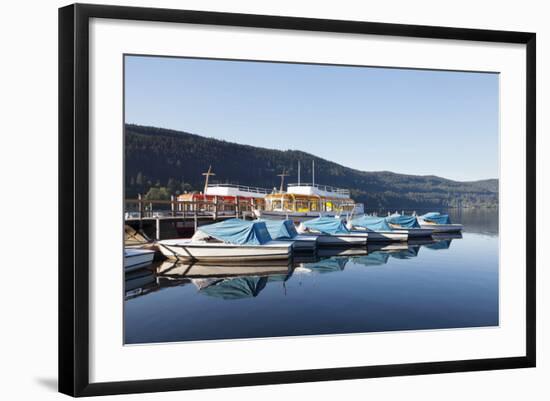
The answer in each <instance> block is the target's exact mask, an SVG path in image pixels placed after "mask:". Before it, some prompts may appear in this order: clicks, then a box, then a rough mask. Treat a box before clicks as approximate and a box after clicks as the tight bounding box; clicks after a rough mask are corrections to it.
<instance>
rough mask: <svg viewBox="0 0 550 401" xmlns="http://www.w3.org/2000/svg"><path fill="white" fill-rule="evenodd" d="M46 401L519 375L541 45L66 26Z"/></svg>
mask: <svg viewBox="0 0 550 401" xmlns="http://www.w3.org/2000/svg"><path fill="white" fill-rule="evenodd" d="M59 180H60V186H59V188H60V192H59V211H60V213H59V215H60V217H59V219H60V220H59V233H60V234H59V258H60V261H59V390H60V391H61V392H63V393H66V394H70V395H73V396H91V395H102V394H116V393H133V392H151V391H168V390H184V389H199V388H212V387H227V386H247V385H259V384H277V383H291V382H307V381H321V380H342V379H355V378H371V377H382V376H397V375H418V374H427V373H441V372H461V371H474V370H488V369H510V368H525V367H532V366H535V34H534V33H524V32H507V31H488V30H474V29H463V28H445V27H432V26H414V25H396V24H386V23H370V22H360V21H340V20H320V19H308V18H295V17H281V16H265V15H243V14H231V13H216V12H203V11H184V10H168V9H151V8H134V7H115V6H99V5H86V4H78V5H70V6H67V7H64V8H61V9H60V10H59Z"/></svg>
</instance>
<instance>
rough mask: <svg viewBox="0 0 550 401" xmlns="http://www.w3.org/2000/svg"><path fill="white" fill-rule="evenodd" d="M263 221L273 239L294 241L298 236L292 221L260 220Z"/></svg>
mask: <svg viewBox="0 0 550 401" xmlns="http://www.w3.org/2000/svg"><path fill="white" fill-rule="evenodd" d="M258 221H263V222H264V223H265V225H266V227H267V231H269V235H270V236H271V238H273V239H292V238H294V237H296V236H297V235H298V231H296V227H294V223H293V221H292V220H258Z"/></svg>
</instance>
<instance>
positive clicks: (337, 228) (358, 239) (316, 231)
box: [297, 217, 369, 246]
mask: <svg viewBox="0 0 550 401" xmlns="http://www.w3.org/2000/svg"><path fill="white" fill-rule="evenodd" d="M297 231H298V232H299V233H304V234H305V233H307V234H311V235H316V236H317V244H318V245H319V246H350V245H366V244H367V237H368V236H369V234H368V233H367V232H364V233H362V232H357V231H350V230H348V229H347V228H346V226H345V224H344V223H343V221H342V220H340V219H338V218H334V217H318V218H316V219H312V220H306V221H303V222H301V223H300V225H299V226H298V230H297Z"/></svg>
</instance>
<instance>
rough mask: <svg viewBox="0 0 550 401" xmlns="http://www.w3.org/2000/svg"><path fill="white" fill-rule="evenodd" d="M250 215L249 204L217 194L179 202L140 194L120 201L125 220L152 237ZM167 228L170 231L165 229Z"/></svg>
mask: <svg viewBox="0 0 550 401" xmlns="http://www.w3.org/2000/svg"><path fill="white" fill-rule="evenodd" d="M253 217H254V214H253V212H252V205H251V204H250V203H249V202H248V201H247V200H241V199H239V198H238V197H237V198H236V201H235V202H224V201H222V200H219V199H218V197H215V198H214V201H206V200H204V201H180V200H177V199H176V197H175V196H171V199H170V200H149V199H144V198H143V197H142V196H141V195H139V196H138V198H137V199H125V200H124V221H125V223H126V224H127V225H129V226H130V227H132V228H134V229H136V230H138V231H140V232H145V233H148V236H149V237H151V238H153V239H155V240H160V239H165V238H163V237H166V236H168V237H173V236H175V235H178V232H182V231H184V232H187V233H190V234H192V233H193V232H195V230H196V229H197V227H199V226H201V225H203V224H211V223H215V222H218V221H222V220H225V219H232V218H243V219H252V218H253ZM170 227H171V228H172V230H169V229H167V228H170ZM163 228H164V229H163ZM163 233H165V235H163ZM151 234H152V235H151Z"/></svg>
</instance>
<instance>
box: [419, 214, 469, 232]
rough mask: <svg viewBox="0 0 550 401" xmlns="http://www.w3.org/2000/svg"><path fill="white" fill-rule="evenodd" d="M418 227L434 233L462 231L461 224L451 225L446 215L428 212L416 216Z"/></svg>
mask: <svg viewBox="0 0 550 401" xmlns="http://www.w3.org/2000/svg"><path fill="white" fill-rule="evenodd" d="M418 221H419V223H420V227H422V228H427V229H431V230H433V232H435V233H452V232H460V231H462V230H463V229H464V226H463V225H462V224H453V223H452V222H451V218H450V217H449V215H448V214H441V213H439V212H430V213H426V214H423V215H422V216H418Z"/></svg>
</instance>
